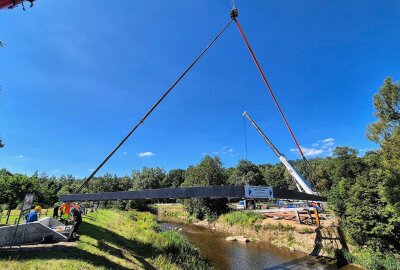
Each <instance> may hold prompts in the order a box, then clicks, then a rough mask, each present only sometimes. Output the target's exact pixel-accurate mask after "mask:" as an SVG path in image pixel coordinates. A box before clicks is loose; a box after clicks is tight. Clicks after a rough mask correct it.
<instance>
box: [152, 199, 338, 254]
mask: <svg viewBox="0 0 400 270" xmlns="http://www.w3.org/2000/svg"><path fill="white" fill-rule="evenodd" d="M156 207H157V209H158V219H159V220H164V221H168V220H170V221H171V220H173V221H175V222H180V223H193V224H195V225H200V226H204V227H208V228H210V229H212V230H217V231H220V232H225V233H228V234H230V235H245V236H247V237H249V238H252V239H254V240H260V241H265V242H269V243H271V244H274V245H276V246H278V247H284V248H288V249H290V250H292V251H300V252H304V253H307V254H312V255H314V256H324V257H331V258H334V257H335V249H341V248H342V243H341V239H340V234H339V232H338V230H337V226H335V225H334V223H333V224H331V226H328V227H324V228H318V227H317V226H312V225H301V224H296V223H295V222H292V221H288V220H275V219H273V218H265V217H262V216H261V215H259V214H255V213H253V212H242V211H233V212H230V213H228V214H224V215H221V216H220V217H219V218H218V219H217V220H216V221H213V222H208V221H205V220H204V221H198V220H195V219H193V218H192V217H190V216H189V215H188V213H187V212H186V211H185V210H184V209H183V207H182V205H179V204H171V205H157V206H156Z"/></svg>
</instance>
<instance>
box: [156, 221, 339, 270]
mask: <svg viewBox="0 0 400 270" xmlns="http://www.w3.org/2000/svg"><path fill="white" fill-rule="evenodd" d="M161 226H162V228H163V229H164V230H165V229H174V228H176V227H179V228H182V231H181V233H182V234H183V235H184V236H186V238H187V239H188V241H189V242H190V243H191V244H192V245H194V246H196V247H197V248H198V249H199V250H200V252H201V254H202V255H203V257H204V258H205V259H207V260H208V261H209V262H210V263H211V265H213V266H214V267H215V269H217V270H229V269H232V270H242V269H243V270H257V269H270V270H272V269H274V270H277V269H285V270H290V269H298V270H300V269H318V270H320V269H321V270H322V269H324V270H325V269H337V268H336V264H335V263H334V262H333V261H332V260H327V259H325V260H322V259H317V258H315V257H312V256H308V255H306V254H304V253H301V252H293V251H289V250H287V249H284V248H279V247H276V246H274V245H272V244H269V243H266V242H258V241H255V242H250V243H247V244H241V243H238V242H228V241H226V240H225V238H226V237H227V234H225V233H221V232H217V231H214V230H211V229H208V228H205V227H201V226H196V225H184V224H174V223H161Z"/></svg>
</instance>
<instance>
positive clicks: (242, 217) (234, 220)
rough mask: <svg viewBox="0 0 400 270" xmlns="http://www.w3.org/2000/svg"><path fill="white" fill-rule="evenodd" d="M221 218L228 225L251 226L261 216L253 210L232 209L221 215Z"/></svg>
mask: <svg viewBox="0 0 400 270" xmlns="http://www.w3.org/2000/svg"><path fill="white" fill-rule="evenodd" d="M223 219H224V221H225V222H226V223H228V224H229V225H230V226H233V225H240V226H243V227H248V226H253V225H254V223H256V222H257V221H258V220H261V219H262V217H261V216H260V215H259V214H257V213H254V212H243V211H233V212H230V213H227V214H225V215H224V216H223Z"/></svg>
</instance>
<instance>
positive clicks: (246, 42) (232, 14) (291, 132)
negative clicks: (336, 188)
mask: <svg viewBox="0 0 400 270" xmlns="http://www.w3.org/2000/svg"><path fill="white" fill-rule="evenodd" d="M230 15H231V18H232V19H233V20H234V21H235V23H236V26H237V28H238V30H239V32H240V35H241V36H242V38H243V41H244V43H245V44H246V47H247V49H248V50H249V52H250V55H251V57H252V58H253V61H254V63H255V65H256V67H257V69H258V71H259V72H260V75H261V77H262V79H263V81H264V83H265V85H266V86H267V89H268V91H269V93H270V94H271V97H272V99H273V101H274V103H275V105H276V107H277V108H278V111H279V113H280V115H281V116H282V118H283V121H284V122H285V125H286V127H287V129H288V130H289V133H290V135H291V137H292V138H293V141H294V143H295V144H296V147H297V149H298V150H299V153H300V155H301V157H302V159H303V160H304V161H305V162H306V164H307V165H308V166H309V167H310V168H311V171H312V173H313V174H314V175H316V176H318V174H317V172H316V171H315V168H314V167H313V166H312V165H311V163H310V162H309V161H308V159H307V158H306V157H305V155H304V153H303V150H302V149H301V147H300V144H299V142H298V141H297V138H296V136H295V135H294V132H293V130H292V128H291V126H290V124H289V121H288V120H287V119H286V116H285V114H284V113H283V110H282V108H281V106H280V105H279V102H278V100H277V98H276V96H275V93H274V91H273V90H272V87H271V86H270V84H269V82H268V80H267V78H266V76H265V74H264V71H263V70H262V68H261V65H260V63H259V62H258V60H257V57H256V55H255V54H254V52H253V49H252V48H251V46H250V43H249V41H248V39H247V37H246V34H245V33H244V31H243V28H242V26H241V25H240V23H239V21H238V19H237V17H238V16H239V12H238V10H237V9H236V4H235V2H234V0H233V2H232V10H231V12H230Z"/></svg>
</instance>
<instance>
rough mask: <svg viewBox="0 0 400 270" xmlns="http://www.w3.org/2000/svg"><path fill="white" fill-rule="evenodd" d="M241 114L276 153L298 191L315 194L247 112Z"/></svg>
mask: <svg viewBox="0 0 400 270" xmlns="http://www.w3.org/2000/svg"><path fill="white" fill-rule="evenodd" d="M243 116H245V117H246V118H247V120H249V122H250V123H251V124H252V125H253V126H254V128H255V129H256V130H257V131H258V133H260V135H261V137H262V138H263V139H264V141H265V142H266V143H267V144H268V146H269V147H270V148H271V149H272V151H273V152H274V153H275V154H276V155H277V157H278V158H279V160H280V161H281V162H282V163H283V165H284V166H285V168H286V170H287V171H288V172H289V174H290V175H291V176H292V178H293V179H294V180H295V183H296V186H297V189H298V190H299V191H300V192H305V193H307V194H317V193H316V192H314V191H313V190H312V187H311V185H310V183H308V181H307V180H306V179H305V178H304V177H303V176H302V175H301V174H300V173H299V172H298V171H297V170H296V168H295V167H294V166H293V165H292V164H291V163H290V162H289V160H288V159H287V158H286V157H285V156H284V155H283V154H282V153H281V152H279V150H278V148H276V147H275V145H274V144H273V143H272V142H271V140H270V139H269V138H268V137H267V136H266V135H265V134H264V132H263V131H262V130H261V129H260V127H259V126H258V125H257V124H256V122H254V120H253V119H252V118H251V117H250V115H249V114H248V113H247V112H244V113H243Z"/></svg>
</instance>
